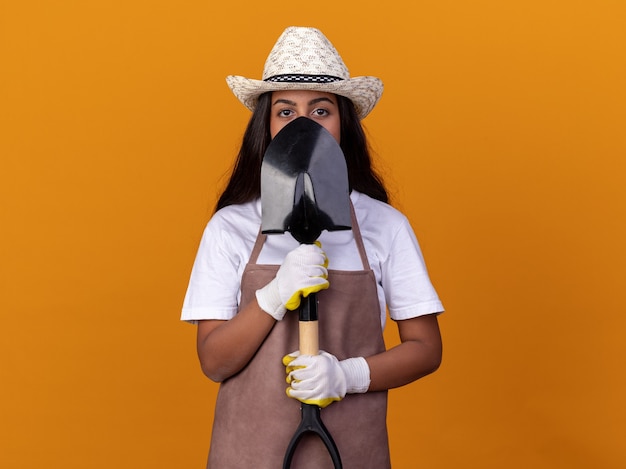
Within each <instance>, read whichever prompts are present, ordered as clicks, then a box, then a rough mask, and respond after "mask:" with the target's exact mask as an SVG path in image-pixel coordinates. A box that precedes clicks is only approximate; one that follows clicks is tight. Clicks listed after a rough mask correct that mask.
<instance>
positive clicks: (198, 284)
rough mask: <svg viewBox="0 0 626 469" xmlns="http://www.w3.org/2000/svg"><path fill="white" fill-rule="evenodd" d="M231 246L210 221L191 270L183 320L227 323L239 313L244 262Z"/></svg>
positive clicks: (226, 236)
mask: <svg viewBox="0 0 626 469" xmlns="http://www.w3.org/2000/svg"><path fill="white" fill-rule="evenodd" d="M228 247H229V237H228V232H227V231H226V230H223V229H221V228H220V224H219V223H218V222H216V221H214V220H212V221H210V222H209V223H208V225H207V227H206V229H205V230H204V233H203V235H202V240H201V241H200V246H199V248H198V252H197V254H196V259H195V261H194V264H193V267H192V270H191V276H190V279H189V285H188V287H187V293H186V295H185V299H184V301H183V308H182V315H181V320H183V321H187V322H190V323H192V324H195V323H197V321H199V320H205V319H222V320H228V319H231V318H232V317H234V316H235V314H236V313H237V302H238V295H239V289H240V282H241V280H240V275H239V266H240V262H241V261H240V259H238V258H237V257H236V256H234V255H233V254H232V250H230V249H228Z"/></svg>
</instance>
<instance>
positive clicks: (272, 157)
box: [261, 117, 351, 244]
mask: <svg viewBox="0 0 626 469" xmlns="http://www.w3.org/2000/svg"><path fill="white" fill-rule="evenodd" d="M349 197H350V195H349V184H348V170H347V167H346V160H345V158H344V155H343V152H342V151H341V147H340V146H339V144H338V143H337V141H336V140H335V138H334V137H333V136H332V135H331V134H330V133H329V132H328V131H327V130H326V129H325V128H324V127H322V126H321V125H319V124H318V123H316V122H314V121H313V120H311V119H308V118H306V117H299V118H298V119H295V120H294V121H292V122H290V123H289V124H288V125H286V126H285V127H284V128H283V129H282V130H281V131H280V132H278V134H277V135H276V136H275V137H274V139H273V140H272V142H271V143H270V145H269V146H268V148H267V151H266V152H265V155H264V157H263V162H262V164H261V207H262V222H261V229H262V231H263V233H268V234H269V233H284V232H285V231H288V232H289V233H291V235H292V236H293V237H294V238H295V239H296V240H297V241H298V242H300V243H303V244H311V243H313V242H315V240H316V239H317V238H318V237H319V235H320V234H321V232H322V231H323V230H328V231H337V230H349V229H350V228H351V220H350V198H349Z"/></svg>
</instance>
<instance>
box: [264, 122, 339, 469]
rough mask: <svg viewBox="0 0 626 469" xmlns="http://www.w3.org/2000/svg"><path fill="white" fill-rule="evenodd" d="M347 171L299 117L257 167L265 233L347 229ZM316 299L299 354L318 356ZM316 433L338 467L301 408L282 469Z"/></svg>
mask: <svg viewBox="0 0 626 469" xmlns="http://www.w3.org/2000/svg"><path fill="white" fill-rule="evenodd" d="M349 194H350V192H349V184H348V170H347V168H346V161H345V158H344V155H343V152H342V151H341V147H340V146H339V144H338V143H337V141H336V140H335V138H334V137H333V136H332V135H331V134H330V133H329V132H328V131H327V130H326V129H325V128H324V127H322V126H321V125H319V124H317V123H316V122H314V121H313V120H311V119H309V118H306V117H299V118H297V119H295V120H293V121H292V122H290V123H289V124H287V125H286V126H285V127H283V129H281V130H280V132H278V134H276V136H275V137H274V139H273V140H272V142H271V143H270V145H269V146H268V148H267V151H266V152H265V155H264V157H263V162H262V164H261V209H262V222H261V230H262V232H263V233H266V234H272V233H284V232H286V231H287V232H289V233H290V234H291V236H293V237H294V239H296V240H297V241H298V242H300V243H302V244H313V243H314V242H315V241H316V240H317V238H318V237H319V236H320V234H321V233H322V231H324V230H327V231H338V230H349V229H351V214H350V195H349ZM317 321H318V317H317V298H316V295H315V293H313V294H310V295H309V296H308V297H306V298H303V299H302V303H301V306H300V310H299V340H300V345H299V346H300V353H302V354H306V355H316V354H317V353H319V345H318V344H319V342H318V322H317ZM306 433H314V434H316V435H318V436H319V437H320V439H321V440H322V442H323V443H324V445H325V446H326V448H327V450H328V452H329V454H330V457H331V459H332V461H333V464H334V466H335V469H340V468H341V467H342V464H341V458H340V456H339V452H338V450H337V446H336V445H335V442H334V441H333V439H332V437H331V435H330V433H329V432H328V430H327V429H326V427H325V426H324V424H323V422H322V420H321V418H320V408H319V407H318V406H315V405H310V404H304V403H303V404H302V420H301V422H300V425H299V426H298V428H297V429H296V432H295V434H294V436H293V438H292V439H291V441H290V443H289V446H288V448H287V452H286V454H285V459H284V462H283V469H288V468H289V467H291V459H292V457H293V455H294V453H295V450H296V447H297V445H298V442H299V441H300V439H301V438H302V437H303V436H304V435H305V434H306Z"/></svg>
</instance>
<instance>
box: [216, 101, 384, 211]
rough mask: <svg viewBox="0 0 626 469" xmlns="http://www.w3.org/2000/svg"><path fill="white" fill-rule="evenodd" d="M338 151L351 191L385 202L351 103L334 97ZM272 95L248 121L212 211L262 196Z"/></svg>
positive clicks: (382, 188) (262, 102)
mask: <svg viewBox="0 0 626 469" xmlns="http://www.w3.org/2000/svg"><path fill="white" fill-rule="evenodd" d="M337 100H338V107H339V116H340V125H341V130H340V132H341V143H340V146H341V150H342V151H343V154H344V156H345V158H346V166H347V168H348V182H349V185H350V189H351V190H352V189H354V190H357V191H359V192H362V193H363V194H367V195H369V196H370V197H372V198H374V199H377V200H381V201H383V202H388V195H387V191H386V189H385V186H384V184H383V181H382V179H381V178H380V176H379V175H378V174H377V173H376V171H375V170H374V168H373V167H372V160H371V157H370V150H369V146H368V144H367V138H366V137H365V132H364V131H363V127H362V126H361V122H360V120H359V118H358V115H357V113H356V110H355V109H354V105H353V104H352V101H350V100H349V99H348V98H345V97H343V96H337ZM270 109H271V93H264V94H262V95H261V96H260V97H259V100H258V103H257V105H256V107H255V109H254V111H253V113H252V116H251V117H250V120H249V121H248V126H247V127H246V131H245V132H244V135H243V140H242V142H241V148H240V149H239V153H238V154H237V158H236V160H235V164H234V167H233V171H232V173H231V175H230V179H229V181H228V183H227V185H226V188H225V189H224V191H223V192H222V194H221V196H220V198H219V199H218V202H217V205H216V208H215V210H216V211H217V210H219V209H221V208H224V207H226V206H228V205H233V204H242V203H245V202H250V201H252V200H255V199H257V198H259V197H260V196H261V162H262V160H263V155H264V154H265V150H266V149H267V146H268V145H269V144H270V141H271V139H272V138H271V135H270V125H269V121H270Z"/></svg>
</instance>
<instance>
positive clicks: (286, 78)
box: [263, 74, 343, 83]
mask: <svg viewBox="0 0 626 469" xmlns="http://www.w3.org/2000/svg"><path fill="white" fill-rule="evenodd" d="M263 81H266V82H271V83H333V82H336V81H343V78H339V77H334V76H331V75H295V74H285V75H274V76H272V77H269V78H266V79H265V80H263Z"/></svg>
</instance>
